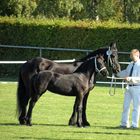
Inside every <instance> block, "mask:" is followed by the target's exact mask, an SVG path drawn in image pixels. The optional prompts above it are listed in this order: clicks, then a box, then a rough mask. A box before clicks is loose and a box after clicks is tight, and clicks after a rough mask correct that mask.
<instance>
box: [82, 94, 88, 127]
mask: <svg viewBox="0 0 140 140" xmlns="http://www.w3.org/2000/svg"><path fill="white" fill-rule="evenodd" d="M88 95H89V92H88V93H87V94H86V95H85V96H84V99H83V112H82V119H83V125H84V126H90V124H89V122H88V121H87V116H86V106H87V99H88Z"/></svg>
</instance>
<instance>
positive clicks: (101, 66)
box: [95, 55, 109, 76]
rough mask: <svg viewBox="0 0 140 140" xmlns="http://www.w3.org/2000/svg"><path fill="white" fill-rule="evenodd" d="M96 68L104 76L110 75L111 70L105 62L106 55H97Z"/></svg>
mask: <svg viewBox="0 0 140 140" xmlns="http://www.w3.org/2000/svg"><path fill="white" fill-rule="evenodd" d="M95 69H96V71H97V72H98V73H101V74H102V75H103V76H107V75H109V72H108V70H107V68H106V66H105V63H104V57H103V56H102V55H97V56H96V57H95Z"/></svg>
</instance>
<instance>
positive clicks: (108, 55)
mask: <svg viewBox="0 0 140 140" xmlns="http://www.w3.org/2000/svg"><path fill="white" fill-rule="evenodd" d="M106 54H107V63H108V66H109V63H110V65H111V67H112V66H113V62H112V59H111V54H112V51H111V49H110V47H109V48H108V51H107V52H106Z"/></svg>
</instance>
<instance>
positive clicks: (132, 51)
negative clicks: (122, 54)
mask: <svg viewBox="0 0 140 140" xmlns="http://www.w3.org/2000/svg"><path fill="white" fill-rule="evenodd" d="M135 53H138V54H140V52H139V50H138V49H133V50H131V52H130V54H135Z"/></svg>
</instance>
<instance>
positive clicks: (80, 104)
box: [76, 94, 83, 127]
mask: <svg viewBox="0 0 140 140" xmlns="http://www.w3.org/2000/svg"><path fill="white" fill-rule="evenodd" d="M76 98H78V99H77V125H78V127H82V126H83V120H82V109H83V94H80V95H78V96H77V97H76Z"/></svg>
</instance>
